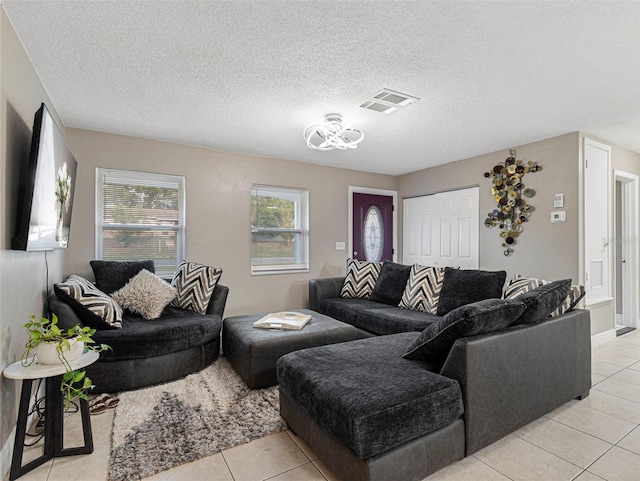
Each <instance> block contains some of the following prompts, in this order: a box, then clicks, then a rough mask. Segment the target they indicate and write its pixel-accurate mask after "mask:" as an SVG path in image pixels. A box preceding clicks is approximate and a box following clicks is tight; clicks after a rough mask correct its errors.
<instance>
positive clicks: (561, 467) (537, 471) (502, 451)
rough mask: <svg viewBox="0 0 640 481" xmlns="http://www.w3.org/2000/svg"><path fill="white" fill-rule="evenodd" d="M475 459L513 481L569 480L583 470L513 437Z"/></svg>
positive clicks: (496, 443)
mask: <svg viewBox="0 0 640 481" xmlns="http://www.w3.org/2000/svg"><path fill="white" fill-rule="evenodd" d="M474 456H475V457H476V458H478V459H479V460H480V461H482V462H483V463H486V464H488V465H489V466H490V467H492V468H493V469H495V470H496V471H498V472H500V473H502V474H504V475H505V476H507V477H508V478H511V479H512V480H514V481H540V480H554V481H569V480H572V479H573V478H574V477H576V476H577V475H578V474H579V473H580V472H581V471H582V470H581V469H580V468H579V467H577V466H575V465H573V464H571V463H569V462H567V461H565V460H564V459H560V458H559V457H557V456H555V455H553V454H551V453H549V452H547V451H545V450H543V449H541V448H539V447H537V446H534V445H533V444H530V443H528V442H526V441H524V440H523V439H520V438H518V437H516V436H513V435H509V436H505V437H504V438H502V439H500V440H499V441H496V442H495V443H493V444H492V445H490V446H487V447H486V448H484V449H482V450H480V451H478V452H477V453H476V454H475V455H474Z"/></svg>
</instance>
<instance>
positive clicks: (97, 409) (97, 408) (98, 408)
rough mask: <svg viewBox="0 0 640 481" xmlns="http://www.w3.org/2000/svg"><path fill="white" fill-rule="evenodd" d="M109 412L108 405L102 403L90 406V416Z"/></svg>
mask: <svg viewBox="0 0 640 481" xmlns="http://www.w3.org/2000/svg"><path fill="white" fill-rule="evenodd" d="M106 410H107V405H106V404H105V403H103V402H102V401H98V402H95V403H93V404H91V406H89V413H90V414H102V413H103V412H105V411H106Z"/></svg>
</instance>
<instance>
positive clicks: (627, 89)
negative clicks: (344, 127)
mask: <svg viewBox="0 0 640 481" xmlns="http://www.w3.org/2000/svg"><path fill="white" fill-rule="evenodd" d="M2 3H3V5H4V8H5V10H6V12H7V15H8V16H9V19H10V20H11V22H12V24H13V26H14V28H15V29H16V31H17V32H18V35H19V37H20V39H21V40H22V42H23V44H24V45H25V48H26V50H27V52H28V54H29V57H30V58H31V60H32V62H33V64H34V65H35V68H36V70H37V72H38V74H39V75H40V78H41V79H42V82H43V84H44V86H45V88H46V89H47V91H48V93H49V95H50V97H51V100H52V102H53V104H54V107H55V109H56V110H57V111H58V113H59V114H60V117H61V119H62V121H63V122H64V124H65V125H66V126H69V127H77V128H82V129H91V130H97V131H104V132H112V133H117V134H124V135H131V136H136V137H144V138H151V139H158V140H165V141H169V142H177V143H183V144H192V145H201V146H207V147H214V148H219V149H224V150H230V151H238V152H247V153H251V154H258V155H263V156H270V157H278V158H283V159H290V160H295V161H301V162H311V163H315V164H323V165H330V166H335V167H345V168H352V169H358V170H366V171H371V172H379V173H386V174H403V173H407V172H412V171H415V170H419V169H423V168H426V167H429V166H433V165H438V164H442V163H446V162H451V161H454V160H459V159H463V158H467V157H471V156H474V155H479V154H483V153H487V152H492V151H495V150H499V149H507V148H509V147H513V146H516V145H518V144H523V143H528V142H532V141H536V140H540V139H544V138H548V137H552V136H556V135H561V134H564V133H567V132H573V131H578V130H579V131H583V132H586V133H588V134H591V135H595V136H599V137H601V138H604V139H605V140H607V141H610V142H612V143H614V144H618V145H620V146H623V147H626V148H628V149H630V150H633V151H635V152H640V61H639V59H640V28H639V25H640V2H601V1H598V2H588V1H573V2H566V1H563V2H559V1H557V2H528V1H516V2H493V1H490V2H485V1H477V2H453V1H446V2H426V1H425V2H417V1H416V2H396V1H384V2H375V1H367V2H356V1H309V2H302V1H227V2H222V1H168V2H161V1H84V2H76V1H23V0H2ZM384 87H386V88H390V89H393V90H399V91H401V92H404V93H407V94H410V95H414V96H416V97H420V99H421V100H420V101H418V102H416V103H413V104H411V105H409V106H408V107H406V108H404V109H401V110H399V111H397V112H395V113H393V114H390V115H385V114H381V113H378V112H374V111H368V110H364V109H361V108H359V107H358V105H359V103H361V102H362V101H364V100H365V99H367V98H369V97H371V96H372V95H374V94H375V93H376V92H377V91H378V90H379V89H381V88H384ZM330 112H338V113H341V114H342V115H343V118H344V120H345V123H348V124H351V125H352V126H354V127H357V128H360V129H362V130H363V132H364V134H365V138H364V140H363V141H362V143H361V144H360V145H359V147H358V148H357V149H356V150H349V151H331V152H319V151H312V150H310V149H309V148H308V147H307V146H306V144H305V142H304V139H303V135H302V132H303V130H304V128H305V127H306V126H307V125H309V124H312V123H316V122H319V121H321V120H322V119H323V118H324V115H325V114H327V113H330ZM176 161H179V159H176Z"/></svg>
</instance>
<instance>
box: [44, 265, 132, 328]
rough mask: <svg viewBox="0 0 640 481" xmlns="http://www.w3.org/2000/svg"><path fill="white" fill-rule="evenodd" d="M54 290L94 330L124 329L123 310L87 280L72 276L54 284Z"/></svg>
mask: <svg viewBox="0 0 640 481" xmlns="http://www.w3.org/2000/svg"><path fill="white" fill-rule="evenodd" d="M53 290H54V291H55V293H56V296H58V298H59V299H61V300H63V301H64V302H66V303H67V304H69V305H70V306H71V308H72V309H73V310H74V311H75V313H76V314H78V317H80V319H81V320H82V322H83V323H85V324H86V325H88V326H90V327H93V328H94V329H121V328H122V308H121V307H120V306H119V305H118V303H117V302H116V301H114V300H113V299H112V298H111V297H109V296H108V295H107V294H105V293H104V292H102V291H101V290H99V289H98V288H97V287H96V286H94V285H93V284H92V283H91V282H89V281H88V280H87V279H84V278H83V277H80V276H76V275H72V276H69V277H67V279H66V280H65V281H64V282H61V283H59V284H54V285H53Z"/></svg>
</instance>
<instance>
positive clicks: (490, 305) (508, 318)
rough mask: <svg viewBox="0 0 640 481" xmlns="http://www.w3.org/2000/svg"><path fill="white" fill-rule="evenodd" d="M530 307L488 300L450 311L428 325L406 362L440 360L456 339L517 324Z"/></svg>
mask: <svg viewBox="0 0 640 481" xmlns="http://www.w3.org/2000/svg"><path fill="white" fill-rule="evenodd" d="M525 308H526V306H525V304H524V303H523V302H522V301H519V300H517V299H486V300H484V301H479V302H475V303H473V304H468V305H465V306H462V307H458V308H457V309H455V310H453V311H451V312H449V313H448V314H447V315H446V316H444V317H443V318H442V319H441V320H439V321H436V322H434V323H432V324H430V325H429V326H427V327H426V328H425V329H424V331H422V333H420V335H419V336H418V337H417V338H416V339H414V340H413V341H412V342H411V344H409V347H407V352H406V353H405V354H404V356H403V357H404V358H405V359H412V360H416V361H429V360H439V359H441V358H442V357H443V356H446V355H447V354H448V352H449V350H450V349H451V347H452V346H453V343H454V342H455V341H456V339H459V338H461V337H468V336H477V335H478V334H484V333H488V332H493V331H498V330H500V329H504V328H505V327H508V326H510V325H511V324H513V322H514V321H516V320H517V319H518V317H520V315H521V314H522V313H523V312H524V310H525Z"/></svg>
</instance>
